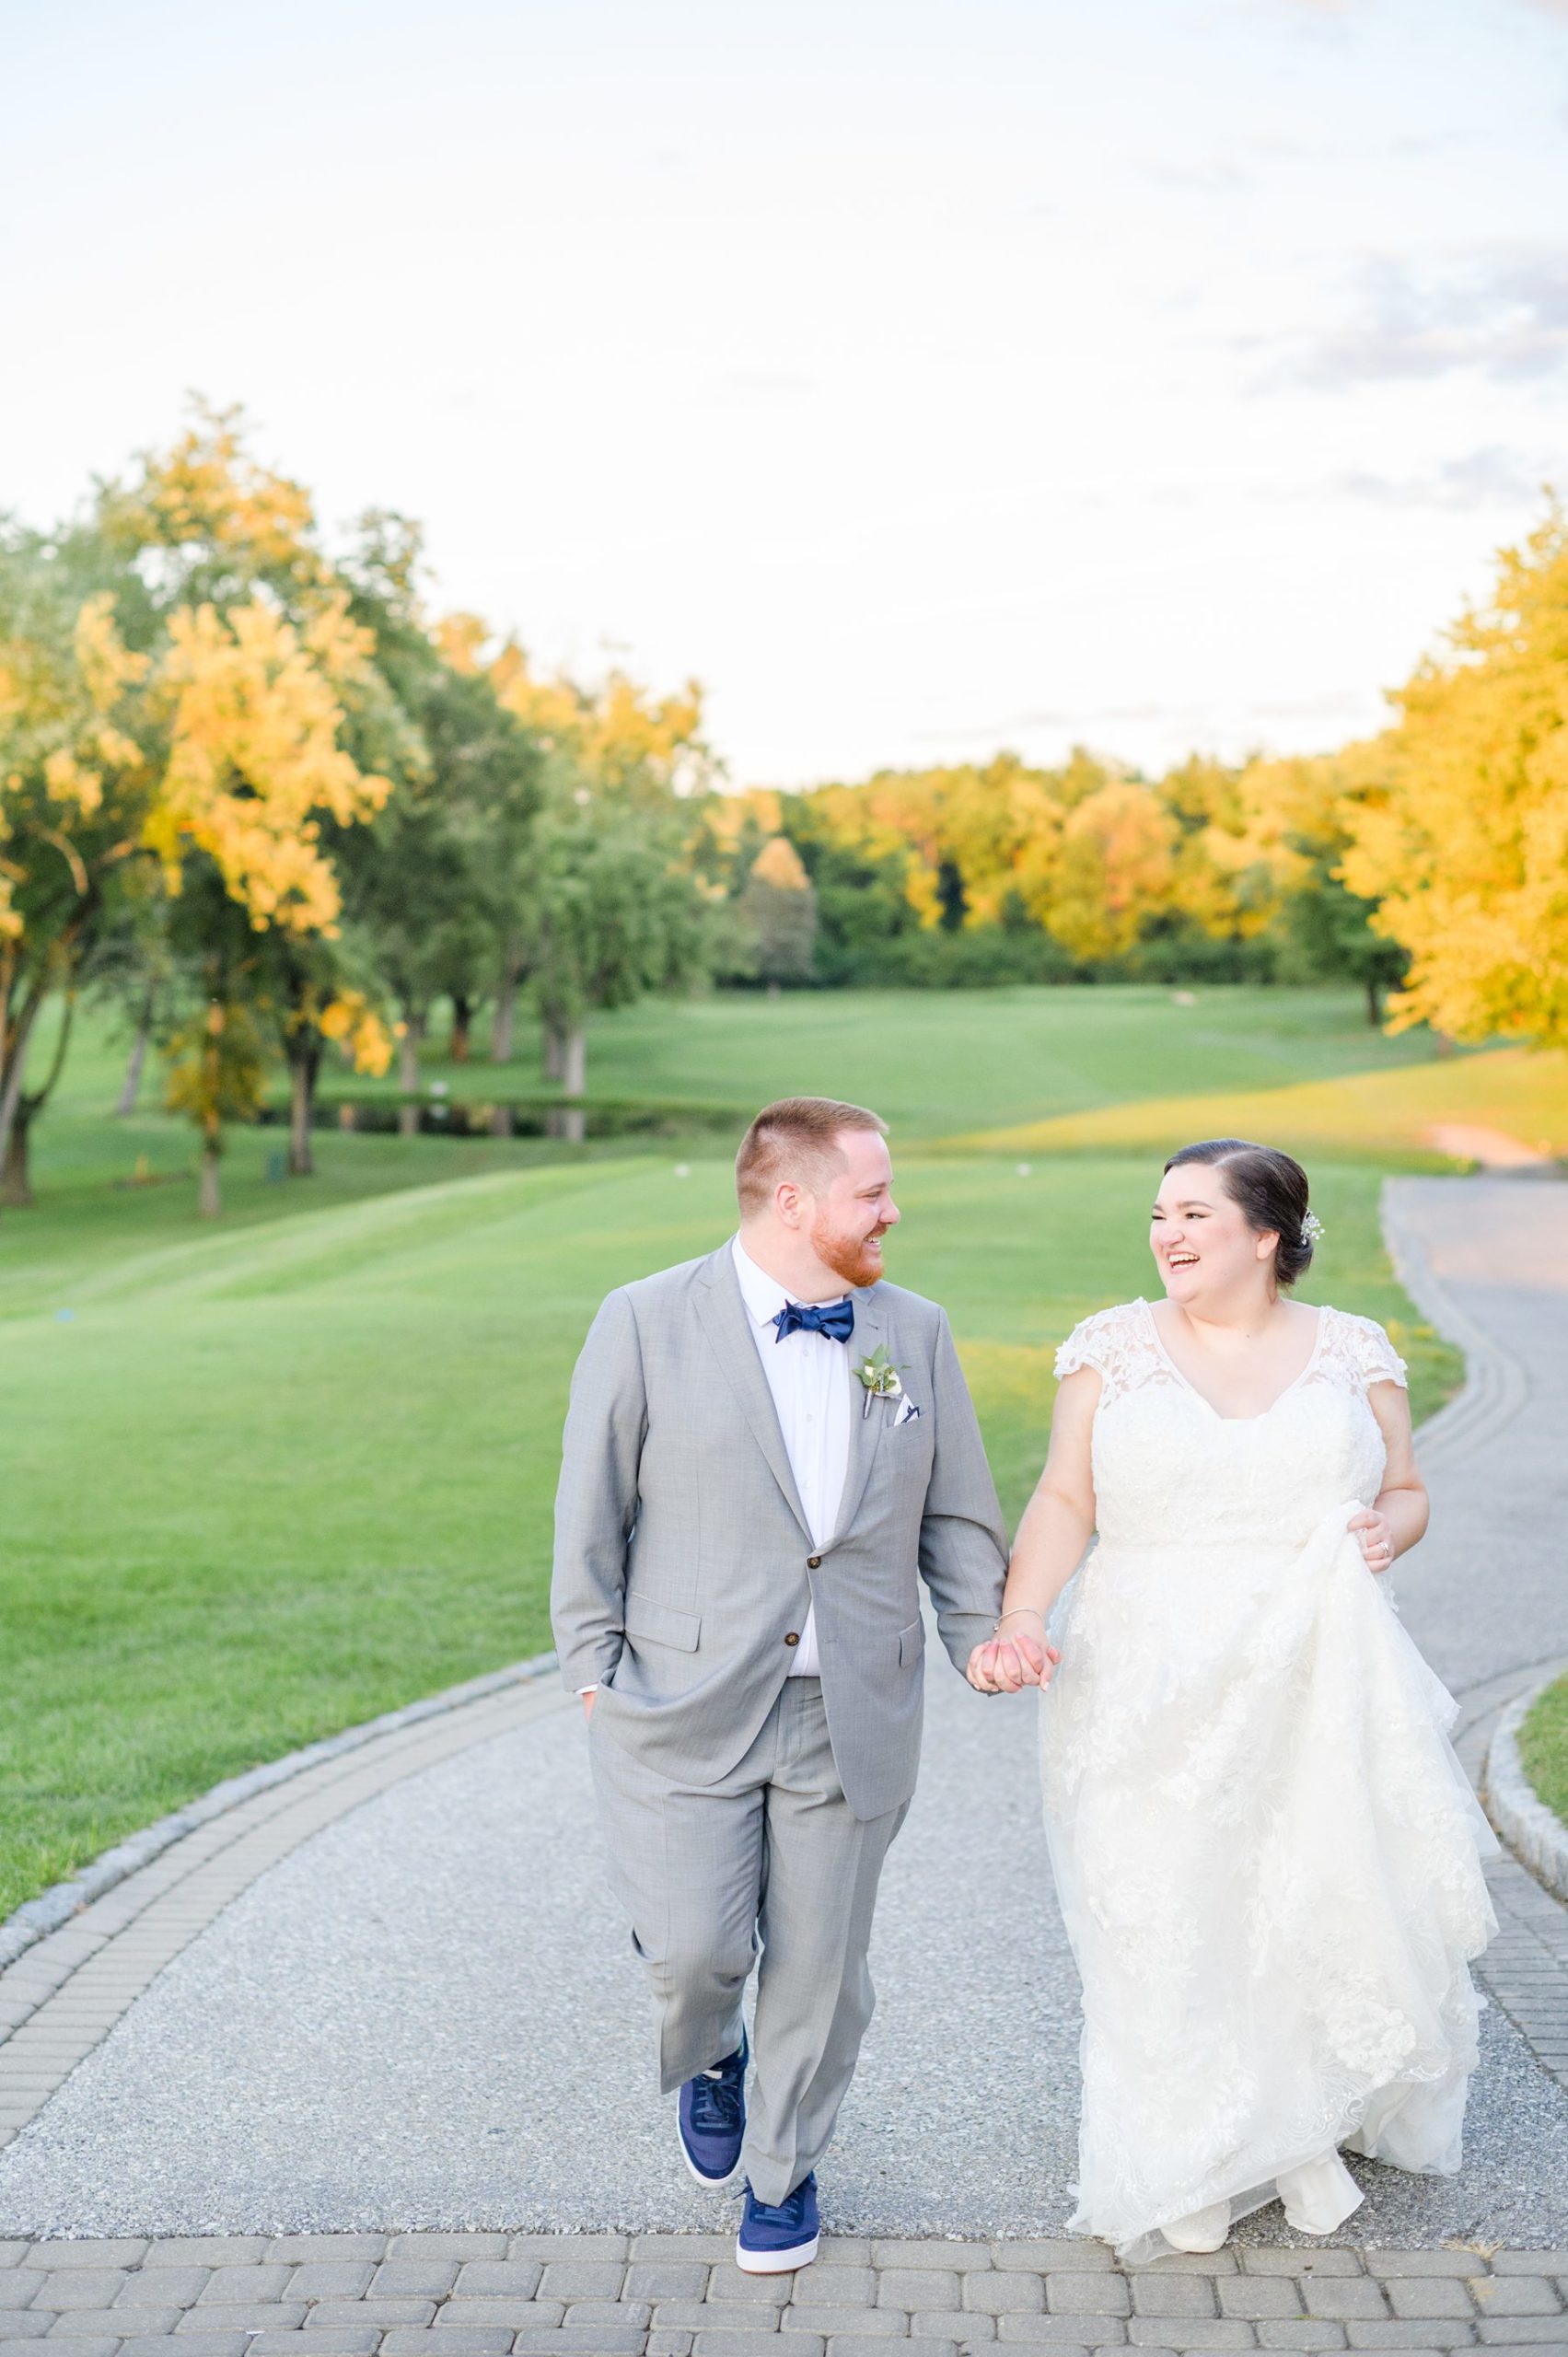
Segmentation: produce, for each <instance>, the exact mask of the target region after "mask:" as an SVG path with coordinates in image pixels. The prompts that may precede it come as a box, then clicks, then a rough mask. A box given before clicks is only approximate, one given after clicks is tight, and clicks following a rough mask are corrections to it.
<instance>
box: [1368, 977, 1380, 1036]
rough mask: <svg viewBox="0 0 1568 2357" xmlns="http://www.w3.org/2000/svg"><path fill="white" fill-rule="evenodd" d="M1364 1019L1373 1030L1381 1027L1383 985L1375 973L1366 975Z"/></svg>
mask: <svg viewBox="0 0 1568 2357" xmlns="http://www.w3.org/2000/svg"><path fill="white" fill-rule="evenodd" d="M1366 1019H1367V1021H1368V1023H1370V1024H1371V1026H1372V1028H1373V1029H1374V1030H1375V1031H1378V1030H1381V1029H1382V1028H1383V985H1382V983H1381V982H1380V981H1378V979H1377V977H1376V974H1368V976H1367V977H1366Z"/></svg>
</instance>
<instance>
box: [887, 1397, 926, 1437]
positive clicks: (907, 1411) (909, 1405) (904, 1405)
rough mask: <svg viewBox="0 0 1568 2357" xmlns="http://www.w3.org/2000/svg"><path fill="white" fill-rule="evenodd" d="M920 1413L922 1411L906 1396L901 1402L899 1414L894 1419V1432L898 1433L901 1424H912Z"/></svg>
mask: <svg viewBox="0 0 1568 2357" xmlns="http://www.w3.org/2000/svg"><path fill="white" fill-rule="evenodd" d="M919 1413H920V1410H919V1409H918V1408H917V1407H916V1406H915V1404H914V1401H913V1400H912V1399H910V1398H909V1397H908V1396H907V1394H906V1396H905V1397H904V1398H903V1399H900V1402H899V1412H898V1414H897V1415H896V1416H895V1417H894V1418H893V1430H894V1431H895V1432H897V1430H898V1428H899V1426H900V1424H912V1423H913V1422H914V1420H915V1418H916V1417H917V1416H918V1415H919Z"/></svg>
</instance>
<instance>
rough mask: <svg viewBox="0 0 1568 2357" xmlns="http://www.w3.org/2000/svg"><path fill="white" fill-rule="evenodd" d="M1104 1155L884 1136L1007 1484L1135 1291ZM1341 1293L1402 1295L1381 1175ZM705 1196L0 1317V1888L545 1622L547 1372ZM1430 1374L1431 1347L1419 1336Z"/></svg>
mask: <svg viewBox="0 0 1568 2357" xmlns="http://www.w3.org/2000/svg"><path fill="white" fill-rule="evenodd" d="M1149 1189H1150V1174H1149V1171H1148V1168H1147V1167H1146V1166H1145V1165H1144V1164H1142V1163H1140V1162H1138V1161H1135V1160H1132V1159H1131V1158H1126V1157H1121V1158H1116V1159H1108V1160H1105V1161H1103V1162H1102V1161H1098V1160H1087V1159H1084V1160H1080V1159H1077V1158H1074V1159H1072V1160H1071V1161H1067V1162H1063V1163H1060V1164H1056V1165H1042V1166H1040V1167H1038V1168H1036V1169H1034V1170H1031V1172H1030V1173H1029V1175H1028V1177H1027V1178H1026V1177H1022V1176H1020V1175H1019V1174H1018V1172H1017V1170H1016V1167H1013V1166H1011V1165H1009V1164H1006V1163H1003V1162H1000V1161H998V1160H996V1159H991V1160H988V1161H979V1160H971V1161H954V1162H932V1161H924V1162H921V1161H915V1162H911V1163H908V1164H907V1165H906V1166H905V1167H904V1168H903V1170H902V1172H901V1174H900V1196H901V1200H902V1202H903V1207H904V1210H905V1214H906V1225H905V1227H904V1229H903V1231H902V1234H901V1235H900V1238H899V1239H898V1248H897V1251H896V1253H895V1255H894V1258H893V1271H894V1273H895V1274H896V1275H897V1276H898V1277H899V1278H900V1280H902V1281H904V1282H907V1283H910V1284H912V1285H913V1286H914V1287H916V1288H917V1289H918V1290H920V1291H922V1292H931V1293H935V1294H936V1295H940V1296H941V1297H942V1298H943V1299H944V1300H945V1301H946V1302H947V1304H948V1305H949V1307H950V1310H951V1314H952V1317H953V1320H954V1325H955V1329H956V1331H957V1333H958V1337H959V1341H960V1344H961V1347H962V1349H963V1353H964V1356H965V1361H966V1364H967V1366H968V1368H969V1371H970V1376H971V1379H972V1381H973V1385H974V1389H975V1394H976V1398H977V1400H978V1401H979V1404H980V1408H981V1416H982V1419H983V1422H984V1424H985V1429H986V1435H987V1440H988V1443H989V1445H990V1447H991V1449H992V1452H993V1461H994V1463H995V1467H996V1471H997V1477H998V1480H999V1483H1000V1485H1001V1486H1002V1488H1003V1490H1004V1492H1005V1502H1006V1504H1007V1506H1008V1510H1009V1512H1010V1513H1016V1510H1017V1508H1018V1506H1019V1505H1020V1504H1021V1502H1022V1499H1023V1497H1024V1495H1025V1493H1026V1492H1027V1488H1028V1483H1029V1481H1030V1480H1032V1478H1033V1475H1034V1473H1035V1471H1036V1470H1037V1469H1038V1466H1039V1462H1040V1455H1041V1452H1042V1449H1043V1445H1044V1438H1045V1433H1046V1429H1047V1422H1048V1417H1049V1408H1050V1399H1051V1355H1052V1352H1053V1349H1054V1346H1055V1343H1056V1342H1057V1341H1059V1340H1060V1339H1061V1337H1062V1336H1063V1334H1064V1333H1065V1332H1066V1331H1067V1329H1068V1328H1069V1327H1070V1325H1071V1324H1072V1323H1073V1321H1074V1318H1076V1317H1078V1316H1079V1315H1081V1314H1082V1313H1083V1312H1084V1311H1085V1310H1086V1309H1088V1308H1090V1307H1092V1306H1096V1305H1098V1303H1101V1302H1103V1301H1105V1300H1108V1299H1113V1298H1117V1297H1121V1296H1125V1295H1128V1294H1129V1293H1132V1292H1135V1291H1138V1290H1141V1289H1144V1287H1145V1286H1146V1285H1147V1283H1148V1278H1147V1275H1146V1271H1145V1260H1146V1254H1145V1246H1144V1236H1145V1221H1146V1213H1147V1199H1148V1194H1149ZM1319 1191H1320V1200H1321V1202H1322V1203H1323V1207H1324V1209H1323V1215H1324V1217H1325V1219H1326V1221H1327V1222H1328V1224H1329V1226H1330V1233H1331V1236H1332V1237H1333V1239H1334V1251H1333V1255H1332V1258H1331V1260H1330V1261H1329V1262H1328V1263H1327V1264H1326V1266H1325V1270H1324V1279H1325V1283H1326V1285H1327V1287H1328V1288H1329V1289H1330V1291H1332V1292H1333V1294H1334V1295H1335V1297H1336V1298H1338V1299H1340V1300H1342V1301H1349V1302H1352V1303H1353V1305H1355V1306H1365V1307H1369V1308H1372V1309H1375V1310H1376V1311H1378V1312H1379V1313H1381V1314H1383V1315H1385V1316H1395V1317H1397V1314H1398V1312H1399V1310H1400V1307H1401V1306H1403V1305H1402V1304H1401V1303H1400V1297H1399V1295H1397V1293H1396V1292H1395V1290H1394V1289H1393V1287H1392V1286H1391V1285H1390V1283H1389V1282H1388V1277H1387V1275H1386V1272H1385V1271H1383V1270H1382V1268H1381V1265H1380V1254H1379V1251H1378V1246H1377V1235H1376V1181H1375V1180H1374V1179H1373V1178H1372V1176H1371V1174H1369V1173H1367V1172H1365V1170H1359V1169H1353V1168H1352V1169H1343V1170H1341V1169H1334V1168H1330V1169H1327V1170H1325V1171H1324V1172H1323V1173H1322V1174H1321V1176H1320V1179H1319ZM729 1224H730V1192H729V1172H728V1168H727V1165H726V1163H724V1162H721V1161H718V1160H715V1159H710V1160H708V1161H705V1162H699V1163H695V1164H694V1165H692V1167H691V1172H690V1175H689V1176H687V1177H680V1176H678V1175H677V1172H676V1169H675V1167H674V1165H673V1164H672V1163H671V1162H670V1161H669V1160H668V1159H660V1160H658V1161H655V1160H652V1159H644V1160H640V1161H621V1162H606V1163H602V1164H599V1165H590V1166H588V1167H567V1168H564V1169H548V1170H546V1169H540V1170H534V1171H523V1172H517V1173H510V1174H501V1175H497V1176H494V1177H490V1178H482V1179H472V1180H468V1181H454V1182H449V1183H448V1184H447V1185H445V1186H442V1187H437V1188H433V1189H429V1190H419V1191H412V1192H401V1193H399V1194H395V1195H390V1196H384V1197H382V1198H380V1199H377V1200H373V1201H369V1202H362V1203H358V1204H349V1205H342V1206H339V1207H337V1208H335V1209H331V1210H329V1211H325V1212H321V1213H308V1214H302V1215H300V1216H299V1217H296V1218H295V1219H292V1220H289V1221H287V1222H280V1223H277V1224H274V1225H268V1226H265V1227H253V1228H251V1229H250V1230H247V1231H242V1232H240V1233H238V1234H235V1235H222V1236H218V1237H202V1238H200V1239H198V1240H197V1241H195V1242H194V1243H191V1244H187V1245H183V1246H178V1247H173V1248H158V1249H157V1250H155V1251H153V1252H150V1253H147V1254H145V1255H143V1256H141V1257H139V1258H135V1259H131V1260H125V1261H124V1262H122V1264H121V1265H119V1266H118V1267H116V1268H114V1269H112V1270H104V1271H100V1272H99V1275H98V1276H97V1277H96V1278H94V1279H92V1280H90V1281H89V1282H87V1283H84V1284H83V1285H81V1286H80V1287H79V1288H78V1291H77V1295H76V1298H75V1303H74V1304H73V1308H74V1312H75V1314H74V1316H73V1317H72V1318H70V1319H68V1320H61V1319H59V1318H57V1317H55V1316H53V1315H48V1314H46V1315H35V1316H32V1317H27V1318H15V1319H13V1320H11V1321H10V1322H9V1323H7V1325H6V1327H5V1329H4V1344H5V1347H4V1359H3V1363H0V1430H3V1431H4V1433H5V1434H6V1444H5V1446H6V1459H7V1480H6V1492H7V1511H6V1542H5V1556H4V1569H3V1573H0V1597H3V1602H0V1610H3V1615H4V1621H5V1626H6V1634H7V1643H6V1655H5V1662H4V1669H3V1672H0V1729H3V1731H4V1740H3V1742H0V1752H3V1755H4V1758H5V1759H6V1763H7V1765H6V1769H5V1771H4V1774H3V1780H0V1911H3V1910H4V1909H5V1908H6V1906H8V1905H10V1904H14V1903H15V1902H16V1900H17V1899H18V1898H21V1897H23V1896H25V1895H26V1894H27V1892H28V1891H29V1890H31V1889H33V1888H36V1887H39V1886H40V1885H41V1883H44V1882H47V1881H49V1880H52V1879H53V1878H55V1877H56V1876H58V1875H62V1874H64V1872H66V1871H67V1870H68V1869H69V1868H70V1866H71V1865H73V1864H75V1863H77V1862H79V1861H80V1860H81V1859H83V1858H84V1857H86V1856H88V1855H90V1854H92V1853H93V1852H95V1851H97V1850H99V1849H100V1848H102V1847H103V1846H104V1845H105V1844H106V1843H107V1842H109V1841H110V1840H114V1839H116V1838H118V1837H119V1836H121V1835H122V1834H123V1833H125V1832H127V1831H129V1830H130V1829H133V1828H134V1827H135V1826H137V1825H139V1824H142V1823H145V1822H146V1821H147V1820H148V1819H150V1818H151V1817H156V1816H157V1815H158V1814H159V1813H160V1812H161V1811H163V1810H165V1809H167V1808H169V1807H171V1806H174V1805H177V1804H178V1802H179V1801H180V1799H181V1798H182V1797H185V1796H187V1795H189V1794H191V1793H192V1792H195V1791H198V1790H200V1789H202V1788H203V1786H205V1785H207V1784H209V1783H211V1782H215V1780H216V1779H217V1778H219V1777H220V1776H223V1775H225V1774H228V1773H231V1772H233V1771H237V1770H238V1769H239V1768H241V1767H243V1766H245V1765H247V1764H249V1763H250V1762H252V1761H254V1760H257V1759H264V1758H268V1757H272V1756H275V1755H276V1754H277V1753H279V1752H281V1751H284V1750H286V1749H288V1748H289V1747H291V1746H293V1745H296V1744H299V1743H303V1742H306V1741H308V1740H309V1739H311V1738H312V1737H313V1736H319V1735H321V1734H323V1733H326V1732H328V1731H330V1730H331V1729H334V1728H336V1727H339V1726H342V1725H344V1724H349V1723H352V1722H353V1721H354V1720H356V1719H361V1718H364V1717H366V1716H368V1715H371V1714H372V1713H375V1712H377V1711H379V1710H383V1709H386V1708H389V1707H390V1706H391V1705H392V1704H394V1703H397V1702H400V1701H407V1700H410V1699H411V1698H412V1697H413V1696H415V1695H417V1694H420V1693H424V1692H429V1691H432V1690H434V1689H436V1688H438V1687H440V1686H442V1685H445V1684H448V1683H450V1682H452V1681H453V1680H455V1679H458V1678H462V1677H465V1676H467V1675H470V1674H471V1673H473V1672H475V1671H477V1670H479V1669H482V1668H485V1667H490V1666H495V1665H496V1664H498V1663H501V1662H504V1661H508V1660H514V1659H517V1657H519V1656H520V1655H526V1654H528V1653H530V1652H533V1651H536V1650H538V1649H539V1648H540V1647H541V1646H543V1645H545V1644H547V1643H548V1642H549V1637H548V1630H547V1623H546V1617H545V1587H546V1578H547V1560H548V1546H549V1527H550V1500H551V1495H552V1489H553V1485H554V1479H555V1452H556V1444H557V1439H558V1435H559V1429H560V1418H561V1411H562V1403H563V1395H564V1388H565V1382H566V1377H567V1375H568V1373H569V1370H570V1366H571V1363H572V1359H573V1357H574V1355H575V1351H576V1348H577V1345H578V1342H579V1341H580V1339H581V1336H582V1333H583V1329H584V1327H585V1325H586V1323H587V1318H588V1317H589V1315H590V1314H591V1311H592V1308H593V1306H594V1305H595V1304H596V1302H597V1301H598V1298H599V1296H600V1295H601V1294H602V1293H603V1292H604V1291H605V1290H606V1289H608V1288H609V1287H610V1286H611V1285H613V1284H616V1283H621V1282H622V1281H623V1280H624V1279H626V1278H628V1277H630V1276H633V1275H635V1274H637V1273H639V1272H641V1271H645V1270H648V1269H651V1268H656V1267H660V1266H663V1265H666V1264H668V1263H669V1262H671V1261H675V1260H682V1259H685V1258H687V1257H689V1256H691V1254H693V1253H696V1252H698V1251H701V1250H703V1249H704V1248H707V1247H708V1246H710V1245H711V1244H712V1243H713V1242H714V1241H715V1240H716V1239H717V1238H719V1237H722V1236H723V1235H724V1234H725V1233H726V1230H727V1228H728V1225H729ZM1422 1364H1423V1373H1424V1379H1425V1386H1426V1390H1427V1394H1428V1397H1429V1398H1430V1397H1431V1396H1434V1389H1435V1381H1436V1380H1437V1379H1440V1378H1441V1377H1442V1376H1444V1375H1446V1374H1447V1373H1448V1372H1449V1371H1450V1370H1449V1368H1448V1366H1447V1365H1446V1363H1443V1362H1441V1361H1440V1360H1438V1359H1436V1358H1435V1357H1434V1354H1433V1353H1432V1352H1431V1350H1430V1348H1429V1347H1427V1348H1425V1349H1424V1351H1423V1355H1422Z"/></svg>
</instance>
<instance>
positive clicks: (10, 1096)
mask: <svg viewBox="0 0 1568 2357" xmlns="http://www.w3.org/2000/svg"><path fill="white" fill-rule="evenodd" d="M42 1004H43V993H42V991H41V989H38V990H35V991H34V992H33V993H32V994H31V996H30V997H29V1000H28V1002H27V1004H25V1005H24V1006H23V1008H22V1011H21V1013H20V1015H18V1016H17V1017H16V1018H15V1020H14V1021H13V1022H12V1024H11V1026H10V1037H9V1039H7V1040H6V1041H5V1045H6V1050H7V1051H8V1055H9V1064H8V1066H7V1065H6V1064H5V1063H0V1169H4V1168H5V1167H6V1165H8V1163H9V1161H10V1158H11V1132H12V1131H13V1130H14V1129H15V1127H16V1125H17V1121H18V1120H20V1119H21V1118H22V1113H21V1105H22V1080H23V1077H24V1075H25V1074H26V1072H27V1066H28V1041H29V1039H30V1037H31V1034H32V1027H33V1024H34V1022H35V1020H36V1019H37V1016H38V1010H39V1008H40V1007H41V1005H42ZM4 1200H5V1198H4V1196H3V1195H0V1202H4Z"/></svg>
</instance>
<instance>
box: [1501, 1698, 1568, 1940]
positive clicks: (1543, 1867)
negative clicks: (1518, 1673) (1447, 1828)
mask: <svg viewBox="0 0 1568 2357" xmlns="http://www.w3.org/2000/svg"><path fill="white" fill-rule="evenodd" d="M1564 1670H1568V1662H1559V1663H1558V1665H1557V1666H1556V1667H1555V1668H1554V1669H1553V1670H1551V1672H1550V1673H1549V1675H1548V1676H1547V1677H1545V1678H1539V1679H1538V1680H1537V1682H1536V1683H1535V1684H1534V1685H1533V1686H1531V1687H1530V1688H1529V1689H1528V1690H1527V1692H1525V1693H1523V1694H1521V1695H1520V1696H1519V1697H1518V1699H1517V1700H1516V1701H1513V1702H1510V1704H1509V1705H1508V1707H1507V1709H1506V1710H1505V1711H1504V1713H1503V1715H1502V1717H1501V1718H1500V1719H1499V1720H1498V1722H1497V1724H1496V1726H1495V1728H1494V1729H1493V1736H1492V1741H1491V1743H1490V1744H1489V1745H1488V1747H1487V1753H1486V1784H1485V1789H1484V1792H1483V1794H1482V1798H1483V1799H1484V1801H1485V1803H1486V1813H1487V1815H1488V1817H1491V1819H1492V1822H1493V1825H1494V1826H1495V1827H1496V1828H1497V1830H1498V1832H1499V1833H1501V1835H1502V1836H1503V1839H1504V1841H1506V1842H1507V1844H1508V1847H1509V1848H1510V1849H1511V1850H1512V1851H1513V1852H1514V1854H1515V1856H1516V1857H1518V1858H1522V1859H1523V1860H1524V1863H1525V1864H1526V1865H1527V1866H1528V1868H1529V1869H1530V1872H1531V1873H1532V1874H1533V1875H1536V1877H1537V1878H1538V1880H1539V1881H1541V1882H1543V1883H1544V1884H1545V1885H1546V1887H1547V1888H1548V1890H1551V1891H1555V1892H1556V1894H1557V1896H1558V1898H1568V1825H1564V1824H1563V1822H1562V1818H1561V1817H1559V1816H1558V1815H1557V1813H1556V1811H1555V1810H1554V1809H1550V1808H1548V1806H1547V1805H1546V1803H1545V1802H1544V1801H1543V1800H1542V1799H1541V1798H1540V1796H1539V1794H1538V1793H1537V1792H1536V1790H1535V1788H1534V1786H1533V1785H1532V1784H1531V1782H1530V1781H1529V1778H1528V1777H1527V1775H1526V1773H1525V1767H1524V1762H1523V1760H1522V1759H1520V1758H1519V1729H1520V1727H1521V1726H1522V1725H1523V1724H1524V1722H1525V1720H1526V1718H1527V1716H1528V1714H1529V1712H1530V1709H1531V1707H1532V1705H1533V1704H1534V1703H1535V1701H1536V1700H1537V1698H1538V1696H1539V1695H1540V1694H1542V1693H1544V1692H1545V1690H1546V1689H1547V1687H1549V1686H1552V1685H1555V1683H1556V1682H1557V1680H1558V1678H1561V1677H1562V1674H1563V1672H1564Z"/></svg>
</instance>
